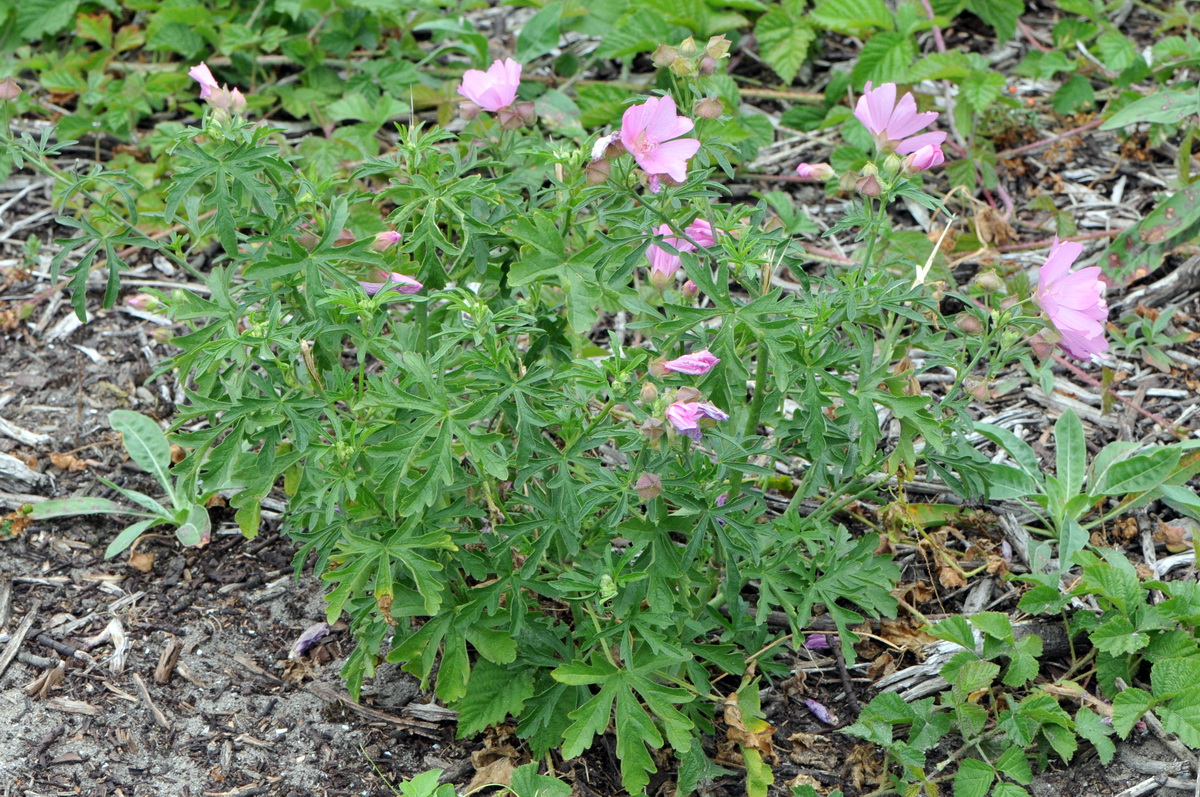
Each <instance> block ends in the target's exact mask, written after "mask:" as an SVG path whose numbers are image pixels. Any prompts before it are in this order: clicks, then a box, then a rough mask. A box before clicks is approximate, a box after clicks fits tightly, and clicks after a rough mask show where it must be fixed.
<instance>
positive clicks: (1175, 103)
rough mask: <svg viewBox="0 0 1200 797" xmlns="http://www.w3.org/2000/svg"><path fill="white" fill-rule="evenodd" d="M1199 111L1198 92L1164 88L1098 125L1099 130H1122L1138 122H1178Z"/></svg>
mask: <svg viewBox="0 0 1200 797" xmlns="http://www.w3.org/2000/svg"><path fill="white" fill-rule="evenodd" d="M1197 113H1200V92H1197V91H1196V90H1194V89H1193V90H1192V91H1178V90H1176V89H1164V90H1162V91H1160V92H1157V93H1155V94H1151V95H1150V96H1149V97H1142V98H1141V99H1140V100H1134V101H1133V102H1131V103H1129V104H1128V105H1126V106H1125V107H1124V108H1122V109H1121V110H1119V111H1117V112H1116V113H1115V114H1113V115H1112V116H1111V117H1109V118H1108V120H1107V121H1106V122H1105V123H1104V124H1102V125H1100V129H1101V130H1122V129H1124V128H1126V127H1129V126H1130V125H1133V124H1138V123H1139V122H1151V123H1155V124H1179V123H1180V122H1182V121H1183V120H1184V119H1187V118H1188V117H1189V116H1193V115H1195V114H1197Z"/></svg>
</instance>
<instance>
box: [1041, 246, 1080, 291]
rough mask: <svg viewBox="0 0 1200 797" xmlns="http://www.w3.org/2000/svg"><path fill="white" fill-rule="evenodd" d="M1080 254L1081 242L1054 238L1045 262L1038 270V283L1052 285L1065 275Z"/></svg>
mask: <svg viewBox="0 0 1200 797" xmlns="http://www.w3.org/2000/svg"><path fill="white" fill-rule="evenodd" d="M1081 254H1083V244H1081V243H1078V242H1077V241H1060V240H1058V239H1057V238H1056V239H1055V241H1054V244H1053V245H1052V246H1051V247H1050V254H1049V255H1048V256H1047V257H1046V262H1045V264H1044V265H1043V266H1042V267H1041V269H1039V270H1038V285H1039V286H1040V285H1041V284H1043V282H1045V283H1046V284H1048V285H1053V284H1054V283H1055V282H1058V281H1059V280H1060V279H1062V278H1063V277H1065V276H1066V275H1067V272H1068V271H1069V270H1070V269H1071V266H1072V265H1073V264H1074V263H1075V261H1076V260H1077V259H1078V258H1079V256H1080V255H1081Z"/></svg>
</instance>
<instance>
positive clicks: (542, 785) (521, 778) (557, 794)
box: [414, 762, 572, 797]
mask: <svg viewBox="0 0 1200 797" xmlns="http://www.w3.org/2000/svg"><path fill="white" fill-rule="evenodd" d="M447 786H449V784H447ZM509 788H510V789H512V793H513V797H571V793H572V789H571V784H569V783H564V782H563V781H561V780H559V779H558V778H552V777H550V776H549V775H539V774H538V765H537V762H534V763H532V764H525V765H524V766H519V767H517V768H516V769H514V770H513V773H512V782H511V783H510V784H509ZM454 793H455V792H454V790H453V788H451V789H450V794H451V795H453V794H454ZM414 797H419V795H414Z"/></svg>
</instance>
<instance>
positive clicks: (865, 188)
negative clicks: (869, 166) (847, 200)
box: [854, 174, 883, 197]
mask: <svg viewBox="0 0 1200 797" xmlns="http://www.w3.org/2000/svg"><path fill="white" fill-rule="evenodd" d="M854 187H855V188H856V189H858V193H860V194H862V195H863V196H865V197H877V196H879V195H880V194H882V193H883V186H882V185H880V184H879V179H878V178H877V177H876V176H875V175H873V174H868V175H867V176H865V177H860V178H858V180H857V182H855V183H854Z"/></svg>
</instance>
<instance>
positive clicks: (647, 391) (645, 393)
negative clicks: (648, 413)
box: [641, 382, 658, 404]
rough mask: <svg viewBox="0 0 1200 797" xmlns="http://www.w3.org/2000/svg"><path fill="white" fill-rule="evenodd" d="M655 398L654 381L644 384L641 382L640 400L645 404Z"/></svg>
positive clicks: (656, 389) (655, 388) (656, 390)
mask: <svg viewBox="0 0 1200 797" xmlns="http://www.w3.org/2000/svg"><path fill="white" fill-rule="evenodd" d="M656 398H658V388H657V387H655V386H654V383H653V382H646V383H645V384H643V385H642V394H641V399H642V401H643V402H644V403H646V404H649V403H650V402H652V401H654V400H655V399H656Z"/></svg>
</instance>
